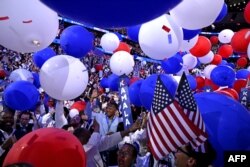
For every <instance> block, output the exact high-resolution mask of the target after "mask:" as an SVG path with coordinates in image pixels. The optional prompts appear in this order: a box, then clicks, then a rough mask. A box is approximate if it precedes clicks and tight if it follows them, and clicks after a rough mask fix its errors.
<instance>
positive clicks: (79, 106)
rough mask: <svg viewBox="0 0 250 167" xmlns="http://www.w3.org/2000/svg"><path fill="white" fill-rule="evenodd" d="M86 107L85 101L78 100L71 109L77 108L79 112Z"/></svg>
mask: <svg viewBox="0 0 250 167" xmlns="http://www.w3.org/2000/svg"><path fill="white" fill-rule="evenodd" d="M85 108H86V103H85V102H84V101H76V102H75V103H73V104H72V106H71V107H70V109H77V110H78V111H79V112H81V111H84V110H85Z"/></svg>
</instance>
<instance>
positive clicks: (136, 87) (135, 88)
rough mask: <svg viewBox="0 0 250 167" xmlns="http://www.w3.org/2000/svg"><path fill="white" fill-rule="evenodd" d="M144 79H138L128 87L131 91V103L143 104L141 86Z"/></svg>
mask: <svg viewBox="0 0 250 167" xmlns="http://www.w3.org/2000/svg"><path fill="white" fill-rule="evenodd" d="M142 82H143V80H138V81H136V82H134V83H133V84H131V85H130V86H129V88H128V91H129V99H130V102H131V104H134V105H135V106H138V107H140V106H142V103H141V100H140V88H141V85H142Z"/></svg>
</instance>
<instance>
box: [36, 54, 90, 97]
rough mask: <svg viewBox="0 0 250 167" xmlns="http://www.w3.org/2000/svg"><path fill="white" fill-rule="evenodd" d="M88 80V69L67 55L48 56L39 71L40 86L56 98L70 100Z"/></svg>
mask: <svg viewBox="0 0 250 167" xmlns="http://www.w3.org/2000/svg"><path fill="white" fill-rule="evenodd" d="M88 80H89V77H88V71H87V69H86V67H85V66H84V65H83V63H82V62H81V61H80V60H79V59H77V58H74V57H72V56H68V55H58V56H55V57H52V58H50V59H49V60H47V61H46V62H45V63H44V64H43V66H42V68H41V71H40V82H41V87H42V88H43V89H44V91H45V92H46V93H47V94H48V95H49V96H51V97H53V98H54V99H57V100H71V99H74V98H76V97H78V96H80V95H81V94H82V93H83V91H84V90H85V89H86V87H87V84H88Z"/></svg>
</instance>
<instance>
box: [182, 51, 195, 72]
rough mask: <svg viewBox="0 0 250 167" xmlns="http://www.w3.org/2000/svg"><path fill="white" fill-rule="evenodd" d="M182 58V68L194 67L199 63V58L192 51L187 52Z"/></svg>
mask: <svg viewBox="0 0 250 167" xmlns="http://www.w3.org/2000/svg"><path fill="white" fill-rule="evenodd" d="M182 60H183V67H182V68H183V69H184V70H187V69H188V70H190V69H193V68H194V67H195V66H196V65H197V58H196V57H195V56H193V55H192V54H190V53H188V54H185V55H184V56H183V57H182Z"/></svg>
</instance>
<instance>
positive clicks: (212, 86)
mask: <svg viewBox="0 0 250 167" xmlns="http://www.w3.org/2000/svg"><path fill="white" fill-rule="evenodd" d="M205 86H211V88H212V89H213V90H217V89H218V88H219V86H218V85H216V84H215V83H213V81H212V80H210V79H208V78H205Z"/></svg>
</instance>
